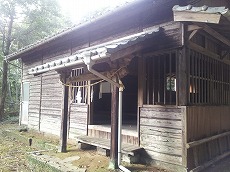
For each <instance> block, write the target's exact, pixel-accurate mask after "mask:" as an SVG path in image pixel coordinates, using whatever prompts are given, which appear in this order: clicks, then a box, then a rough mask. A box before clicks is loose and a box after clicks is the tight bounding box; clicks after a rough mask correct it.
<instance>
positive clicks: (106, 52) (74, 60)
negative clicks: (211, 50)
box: [29, 28, 159, 74]
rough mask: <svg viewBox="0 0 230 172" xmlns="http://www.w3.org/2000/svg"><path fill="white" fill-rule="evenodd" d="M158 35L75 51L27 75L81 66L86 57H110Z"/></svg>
mask: <svg viewBox="0 0 230 172" xmlns="http://www.w3.org/2000/svg"><path fill="white" fill-rule="evenodd" d="M157 33H159V28H158V29H154V30H153V29H152V30H148V31H144V32H140V33H137V34H133V35H130V36H126V37H123V38H120V39H116V40H113V41H109V42H106V43H103V44H99V45H96V46H92V47H88V48H85V49H82V50H79V51H77V52H76V53H74V55H71V56H69V57H65V58H61V59H59V60H55V61H52V62H49V63H46V64H43V65H39V66H36V67H34V68H31V69H29V74H40V73H44V72H47V71H50V70H57V69H62V68H66V67H71V66H77V65H83V64H84V62H85V58H86V57H90V58H91V59H92V60H93V61H96V60H101V59H104V58H108V57H110V56H111V55H112V54H113V53H115V52H117V51H119V50H122V49H124V48H127V47H129V46H132V45H135V44H137V43H139V42H142V41H144V40H146V39H148V38H150V37H153V36H154V35H156V34H157Z"/></svg>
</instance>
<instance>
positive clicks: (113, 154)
mask: <svg viewBox="0 0 230 172" xmlns="http://www.w3.org/2000/svg"><path fill="white" fill-rule="evenodd" d="M117 151H118V88H117V87H116V86H115V85H113V86H112V99H111V139H110V164H109V169H117V168H118V162H117V158H118V152H117Z"/></svg>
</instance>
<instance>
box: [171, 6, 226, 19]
mask: <svg viewBox="0 0 230 172" xmlns="http://www.w3.org/2000/svg"><path fill="white" fill-rule="evenodd" d="M173 11H186V12H194V13H208V14H217V13H219V14H221V15H223V16H224V17H226V18H227V19H228V20H229V21H230V10H229V9H228V8H225V7H208V6H206V5H204V6H202V7H194V6H192V5H187V6H179V5H175V6H174V7H173Z"/></svg>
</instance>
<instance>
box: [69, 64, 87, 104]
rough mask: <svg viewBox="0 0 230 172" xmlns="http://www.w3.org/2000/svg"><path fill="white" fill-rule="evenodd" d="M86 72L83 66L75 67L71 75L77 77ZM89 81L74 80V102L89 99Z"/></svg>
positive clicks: (72, 92) (72, 96)
mask: <svg viewBox="0 0 230 172" xmlns="http://www.w3.org/2000/svg"><path fill="white" fill-rule="evenodd" d="M83 72H84V69H83V68H77V69H73V70H72V72H71V77H76V76H79V75H81V74H82V73H83ZM86 85H87V81H80V82H73V83H72V86H73V87H72V88H71V100H72V102H73V103H86V100H87V91H86V89H87V87H86Z"/></svg>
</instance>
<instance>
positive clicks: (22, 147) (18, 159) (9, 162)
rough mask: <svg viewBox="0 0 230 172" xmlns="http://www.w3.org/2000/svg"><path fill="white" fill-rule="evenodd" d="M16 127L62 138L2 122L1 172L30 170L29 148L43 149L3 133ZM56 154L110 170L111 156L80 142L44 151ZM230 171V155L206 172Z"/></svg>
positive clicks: (143, 170)
mask: <svg viewBox="0 0 230 172" xmlns="http://www.w3.org/2000/svg"><path fill="white" fill-rule="evenodd" d="M12 128H14V129H15V132H17V133H18V134H20V135H23V136H25V137H30V138H36V139H38V140H41V142H46V143H50V144H53V145H58V143H59V139H58V137H56V136H51V135H50V136H47V135H44V134H42V133H37V132H34V131H28V132H19V131H18V129H17V128H18V124H15V123H14V124H12V122H11V124H9V123H8V122H7V123H0V172H9V171H20V172H29V171H31V169H30V168H29V165H28V162H27V159H26V155H27V152H31V151H37V150H40V149H39V148H38V147H35V146H33V145H32V146H29V145H28V143H27V144H26V142H27V141H25V142H24V143H23V142H22V141H19V140H17V139H15V138H12V137H9V136H7V135H4V134H3V130H6V129H12ZM44 154H47V155H49V156H52V157H58V158H60V159H65V158H67V157H72V156H76V155H77V156H79V157H80V158H79V159H78V160H76V161H73V162H72V164H73V165H74V166H77V167H79V168H86V169H87V170H86V171H87V172H109V170H108V164H109V157H106V156H101V155H98V154H97V152H96V151H95V150H88V151H83V150H79V149H78V148H77V147H76V145H71V144H69V145H68V152H67V153H58V152H57V151H49V152H44ZM123 165H124V166H126V167H127V168H128V169H130V170H131V171H133V172H166V170H164V169H159V168H156V167H152V166H146V165H140V164H136V165H134V164H131V165H130V164H123ZM229 171H230V156H229V157H227V158H225V159H223V160H222V161H219V162H218V163H216V164H213V165H212V166H210V167H209V168H208V169H206V170H204V172H229Z"/></svg>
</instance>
